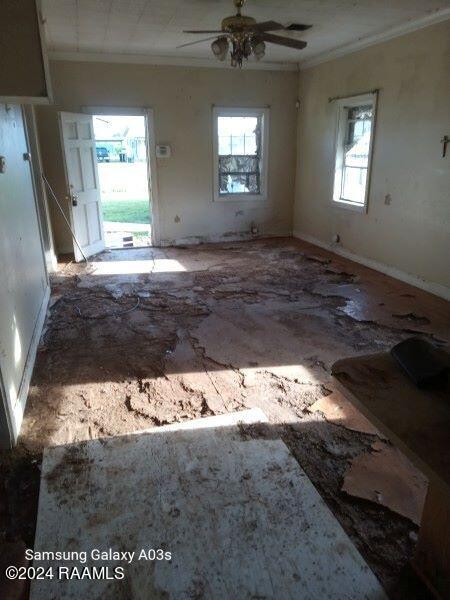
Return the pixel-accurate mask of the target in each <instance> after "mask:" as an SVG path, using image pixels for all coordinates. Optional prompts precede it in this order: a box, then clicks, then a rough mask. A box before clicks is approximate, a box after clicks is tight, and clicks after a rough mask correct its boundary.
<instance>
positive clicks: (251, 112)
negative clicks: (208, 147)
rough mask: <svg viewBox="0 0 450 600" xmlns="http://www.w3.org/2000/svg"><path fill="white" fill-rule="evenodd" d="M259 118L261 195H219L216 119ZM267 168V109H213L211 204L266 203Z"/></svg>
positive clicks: (220, 107)
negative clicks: (233, 117)
mask: <svg viewBox="0 0 450 600" xmlns="http://www.w3.org/2000/svg"><path fill="white" fill-rule="evenodd" d="M236 115H239V116H242V117H259V116H261V115H262V117H263V119H262V131H261V193H259V194H219V142H218V131H217V118H218V117H219V116H221V117H232V116H236ZM268 166H269V109H268V108H229V107H224V106H214V107H213V169H214V173H213V202H254V201H256V202H265V201H267V189H268V188H267V185H268Z"/></svg>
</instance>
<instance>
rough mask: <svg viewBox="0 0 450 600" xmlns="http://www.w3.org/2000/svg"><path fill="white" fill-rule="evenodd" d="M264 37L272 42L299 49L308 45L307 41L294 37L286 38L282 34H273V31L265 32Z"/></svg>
mask: <svg viewBox="0 0 450 600" xmlns="http://www.w3.org/2000/svg"><path fill="white" fill-rule="evenodd" d="M262 39H263V40H264V41H265V42H269V43H270V44H279V45H280V46H287V47H288V48H296V49H297V50H303V48H305V47H306V45H307V44H306V42H302V41H301V40H293V39H292V38H285V37H281V36H280V35H273V34H272V33H264V34H263V35H262Z"/></svg>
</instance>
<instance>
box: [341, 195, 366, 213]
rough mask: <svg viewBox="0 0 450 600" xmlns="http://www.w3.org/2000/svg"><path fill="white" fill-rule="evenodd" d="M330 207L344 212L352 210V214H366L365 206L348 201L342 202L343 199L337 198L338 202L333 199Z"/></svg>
mask: <svg viewBox="0 0 450 600" xmlns="http://www.w3.org/2000/svg"><path fill="white" fill-rule="evenodd" d="M332 205H333V206H335V207H338V208H344V209H346V210H353V211H354V212H359V213H367V204H366V203H364V204H357V203H356V202H350V201H349V200H344V199H343V198H339V200H335V199H334V198H333V200H332Z"/></svg>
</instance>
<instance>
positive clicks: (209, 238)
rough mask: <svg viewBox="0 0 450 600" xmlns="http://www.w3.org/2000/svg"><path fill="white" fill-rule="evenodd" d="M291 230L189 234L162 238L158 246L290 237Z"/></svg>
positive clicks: (196, 244)
mask: <svg viewBox="0 0 450 600" xmlns="http://www.w3.org/2000/svg"><path fill="white" fill-rule="evenodd" d="M292 235H293V234H292V231H284V232H281V233H266V232H264V233H258V234H256V235H254V234H252V233H250V232H248V231H242V232H233V233H226V234H217V235H201V236H200V235H191V236H187V237H184V238H175V239H162V240H161V242H160V244H159V246H160V247H162V248H167V247H170V246H198V245H200V244H226V243H227V242H248V241H250V240H259V239H264V238H276V237H292Z"/></svg>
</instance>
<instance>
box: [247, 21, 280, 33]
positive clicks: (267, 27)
mask: <svg viewBox="0 0 450 600" xmlns="http://www.w3.org/2000/svg"><path fill="white" fill-rule="evenodd" d="M246 29H253V30H254V31H261V32H264V31H278V30H280V29H285V26H284V25H281V23H277V22H276V21H262V22H261V23H255V24H254V25H249V26H248V27H246Z"/></svg>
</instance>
